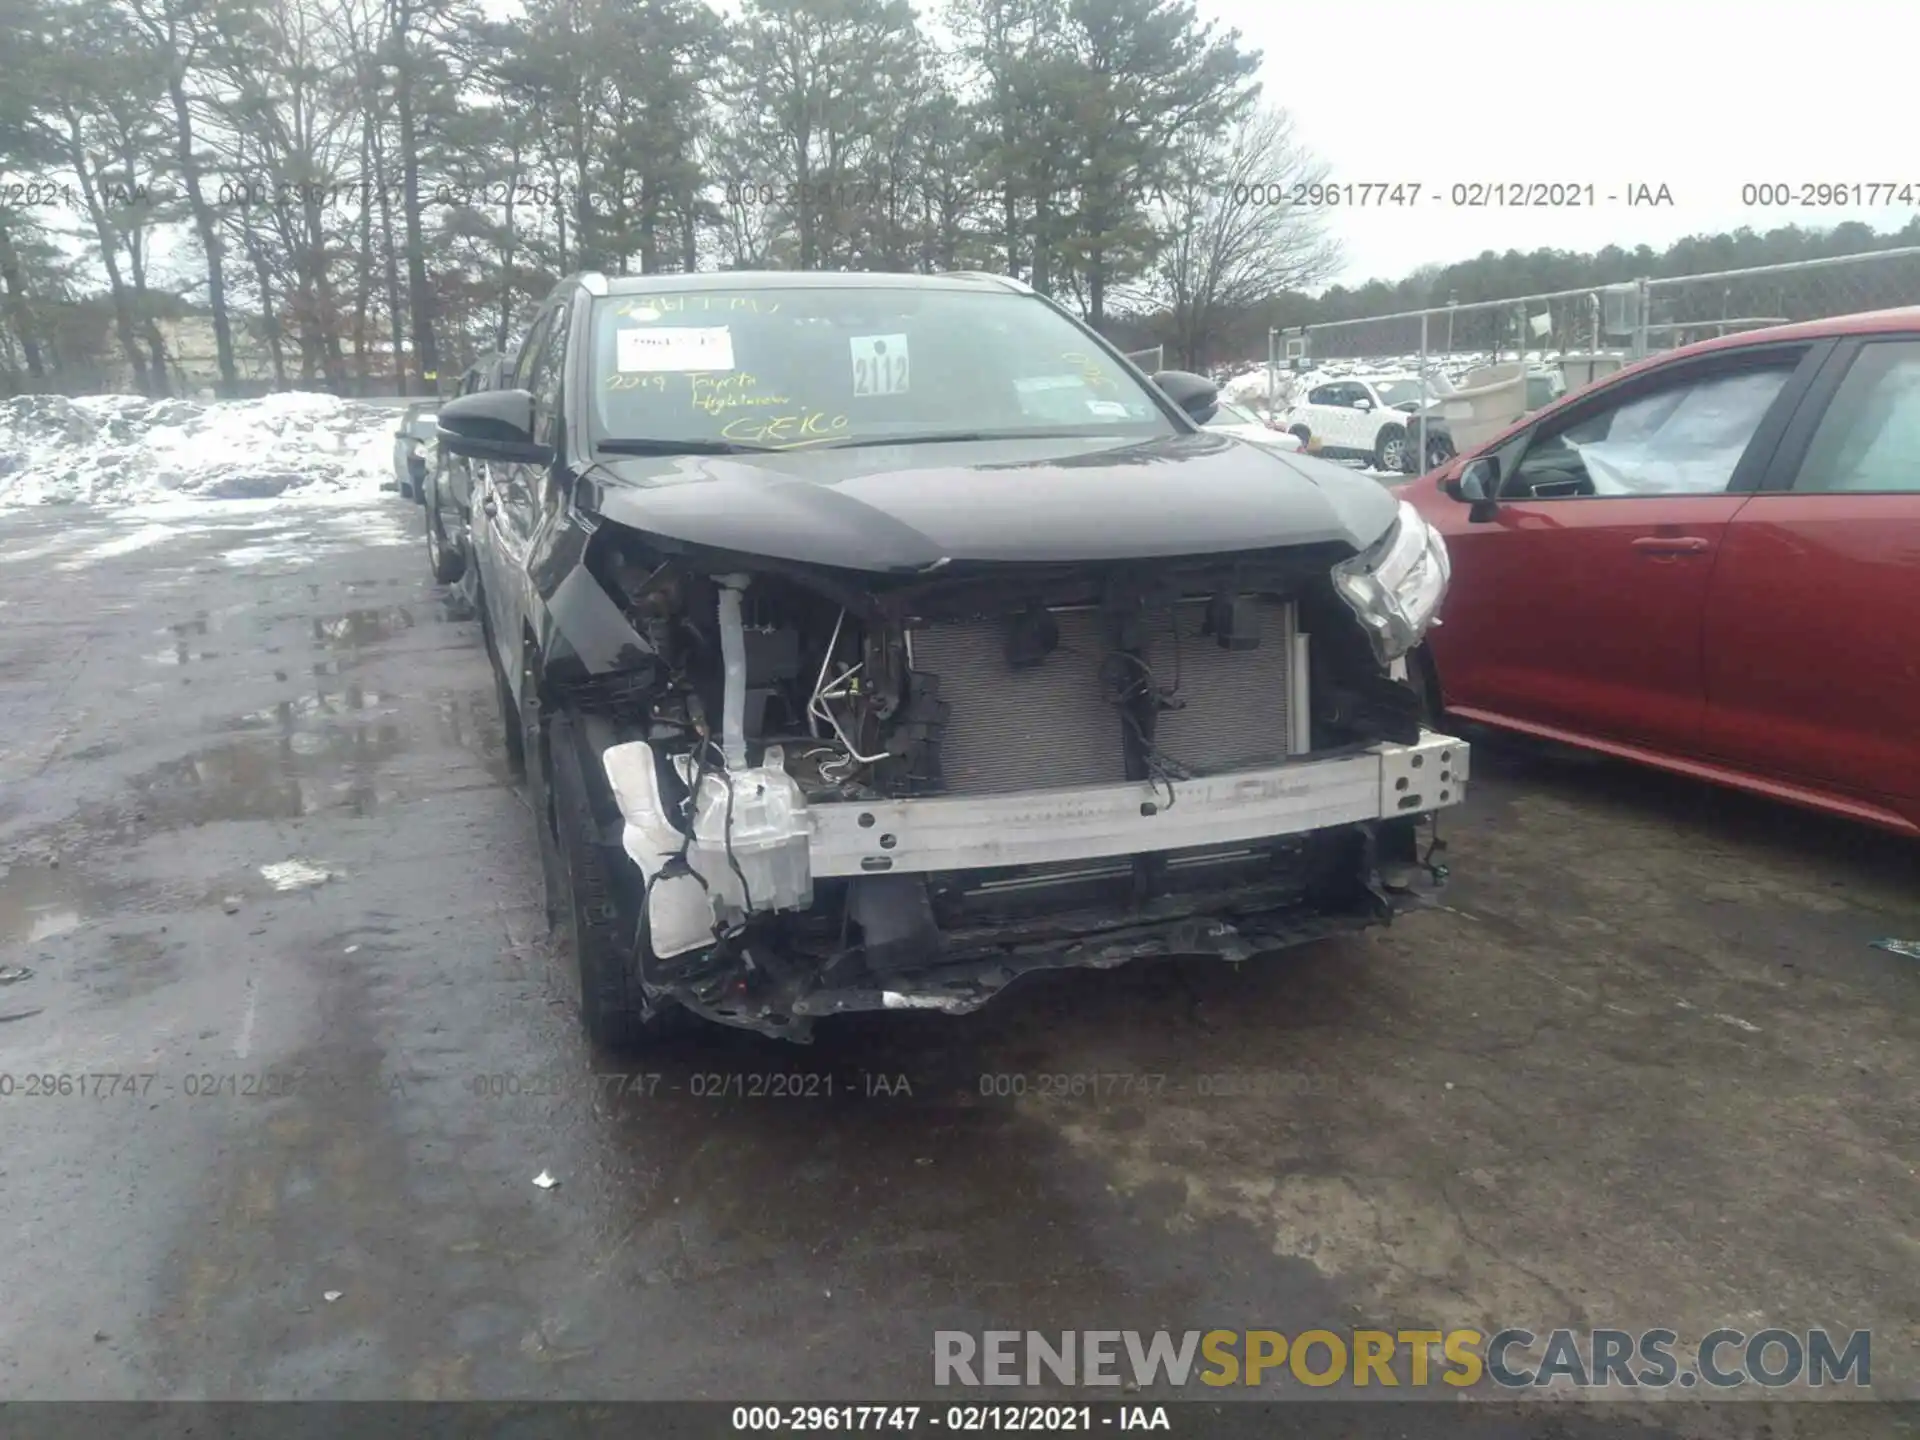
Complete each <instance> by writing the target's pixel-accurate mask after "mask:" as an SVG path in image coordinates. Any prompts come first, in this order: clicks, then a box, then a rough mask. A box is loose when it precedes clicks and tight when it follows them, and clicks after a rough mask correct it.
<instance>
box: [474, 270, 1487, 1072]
mask: <svg viewBox="0 0 1920 1440" xmlns="http://www.w3.org/2000/svg"><path fill="white" fill-rule="evenodd" d="M1215 403H1216V396H1215V391H1214V387H1213V386H1212V384H1211V383H1210V382H1208V381H1206V380H1204V379H1202V378H1200V377H1198V376H1193V375H1187V374H1184V373H1180V372H1168V373H1164V374H1162V375H1160V376H1157V377H1154V379H1153V380H1149V379H1148V377H1146V376H1145V375H1143V374H1142V373H1141V372H1140V371H1138V370H1136V369H1135V368H1134V367H1133V366H1132V365H1131V364H1130V363H1129V362H1128V361H1127V360H1126V359H1125V358H1124V357H1123V356H1121V355H1120V354H1119V353H1118V352H1117V351H1116V350H1114V349H1113V348H1112V347H1111V346H1110V345H1108V344H1107V342H1106V341H1105V340H1103V339H1102V338H1101V337H1100V336H1099V335H1097V334H1096V333H1094V332H1093V331H1092V330H1091V329H1089V328H1088V327H1087V326H1086V325H1084V324H1083V323H1081V322H1080V321H1079V320H1077V319H1075V318H1074V317H1073V316H1071V315H1070V314H1068V313H1067V312H1066V311H1065V310H1063V309H1061V308H1060V307H1058V306H1056V305H1055V304H1053V303H1052V302H1051V301H1049V300H1047V299H1045V298H1043V297H1041V296H1039V295H1037V294H1035V293H1034V292H1032V291H1031V290H1030V289H1028V288H1027V287H1026V286H1024V285H1021V284H1020V283H1018V282H1016V281H1013V280H1009V279H1006V278H1004V277H998V276H990V275H971V274H951V275H938V276H914V275H879V274H811V273H783V274H742V273H727V274H693V275H671V276H659V275H655V276H645V277H634V278H623V279H618V280H611V281H610V280H607V279H605V278H603V277H601V276H597V275H583V276H578V277H575V278H573V279H571V280H568V281H566V282H565V283H563V284H562V285H560V286H559V288H558V289H556V290H555V291H554V292H553V294H552V296H551V297H550V298H549V299H548V300H547V301H546V303H545V304H544V306H543V307H542V308H541V310H540V312H539V315H538V317H537V318H536V319H535V321H534V323H533V325H532V327H531V328H530V330H529V332H528V334H527V337H526V339H525V341H524V343H523V344H522V346H521V348H520V352H519V358H518V361H517V364H516V365H515V368H514V370H513V373H512V374H511V375H510V376H507V377H504V378H503V380H502V383H501V384H500V385H499V386H498V387H495V388H488V389H484V390H479V391H476V392H474V393H472V394H469V395H465V396H462V397H460V398H458V399H455V400H453V401H451V402H450V403H448V404H447V405H446V406H444V407H443V408H442V409H441V411H440V421H439V424H440V430H439V434H440V441H441V444H442V445H443V446H444V447H445V448H446V449H447V450H449V451H450V452H452V453H455V454H458V455H462V456H466V457H468V458H469V459H472V460H477V461H481V462H483V463H482V464H481V465H479V466H477V467H476V472H475V473H476V483H477V484H478V485H479V487H480V488H479V492H478V509H477V511H476V514H475V522H474V533H473V558H474V562H475V566H476V570H477V581H478V587H479V592H480V594H479V599H480V607H479V608H480V612H481V615H482V623H483V627H484V631H485V637H486V643H487V649H488V653H489V655H490V656H491V658H492V662H493V665H494V667H495V670H496V676H497V682H498V686H499V691H500V696H501V704H502V708H503V711H504V713H505V716H506V720H507V726H508V734H509V743H510V747H511V751H512V753H513V755H514V756H515V758H516V762H517V763H518V764H519V765H520V766H522V767H523V769H524V773H525V776H526V781H527V784H528V787H529V791H530V794H531V796H532V798H533V801H534V811H535V814H536V815H537V816H539V817H540V824H539V832H540V846H541V855H542V860H543V864H544V867H545V874H546V879H547V887H548V888H547V893H548V902H549V903H548V909H549V916H550V919H551V920H552V921H553V922H554V923H556V924H562V925H565V926H566V927H568V928H569V929H570V930H571V931H572V938H573V941H574V946H575V950H576V953H577V958H578V963H579V968H580V980H581V1003H582V1013H583V1017H584V1020H585V1023H586V1027H587V1029H588V1031H589V1033H590V1034H591V1035H592V1037H593V1038H594V1039H595V1040H597V1041H600V1042H605V1043H610V1044H616V1045H624V1044H631V1043H634V1042H637V1041H641V1040H643V1039H645V1038H647V1037H648V1036H649V1035H650V1034H652V1033H653V1032H654V1030H655V1029H656V1028H657V1027H658V1026H659V1025H660V1024H661V1023H662V1022H663V1021H665V1020H666V1019H667V1018H669V1017H670V1016H671V1015H673V1014H675V1013H677V1012H680V1011H692V1012H695V1013H697V1014H700V1015H703V1016H705V1017H706V1018H708V1019H710V1020H715V1021H720V1022H723V1023H727V1024H732V1025H739V1026H746V1027H749V1028H752V1029H755V1030H759V1031H762V1032H764V1033H767V1034H771V1035H778V1036H784V1037H787V1038H791V1039H796V1040H798V1039H805V1038H807V1036H808V1033H809V1029H810V1027H811V1024H812V1022H813V1021H814V1020H815V1019H816V1018H818V1017H820V1016H824V1015H832V1014H836V1013H840V1012H844V1011H852V1010H864V1009H888V1010H939V1011H944V1012H948V1013H959V1012H965V1011H969V1010H973V1009H975V1008H977V1007H978V1006H980V1005H982V1004H984V1003H985V1002H986V1001H987V1000H988V999H989V998H991V997H992V996H993V995H995V994H996V993H997V992H999V991H1000V990H1001V989H1003V988H1004V987H1005V986H1006V985H1007V984H1009V983H1010V982H1011V981H1013V980H1015V979H1017V978H1018V977H1019V976H1021V975H1023V974H1025V973H1028V972H1030V971H1033V970H1037V969H1043V968H1048V967H1059V966H1089V967H1096V968H1101V967H1109V966H1113V965H1118V964H1120V963H1123V962H1125V961H1127V960H1130V959H1133V958H1136V957H1141V956H1150V955H1174V954H1179V955H1186V954H1200V955H1214V956H1223V957H1227V958H1233V959H1239V958H1244V957H1247V956H1250V955H1253V954H1256V953H1259V952H1262V951H1268V950H1274V949H1278V948H1281V947H1283V946H1286V945H1289V944H1294V943H1297V942H1300V941H1304V940H1309V939H1312V938H1315V937H1318V936H1322V935H1327V934H1332V933H1336V932H1339V931H1342V930H1346V929H1351V928H1354V927H1358V926H1363V925H1369V924H1374V923H1378V922H1381V921H1385V920H1388V919H1390V918H1391V917H1392V916H1393V914H1394V913H1395V912H1396V911H1397V910H1399V909H1401V908H1403V907H1404V906H1406V905H1408V904H1411V903H1415V902H1416V900H1417V898H1418V896H1419V894H1420V892H1421V891H1422V889H1423V888H1424V886H1423V874H1424V872H1423V871H1422V869H1421V867H1420V866H1419V864H1418V863H1417V860H1416V857H1417V854H1418V846H1417V836H1416V827H1417V826H1418V825H1419V824H1420V823H1421V822H1422V820H1423V819H1424V818H1425V817H1428V816H1430V815H1432V814H1433V812H1435V811H1437V810H1440V809H1442V808H1445V807H1447V806H1451V805H1454V804H1457V803H1458V802H1459V800H1460V799H1461V798H1462V794H1463V782H1464V781H1465V779H1466V777H1467V768H1468V767H1467V761H1468V752H1467V747H1466V746H1465V745H1464V744H1462V743H1461V742H1460V741H1459V740H1456V739H1453V738H1451V737H1448V736H1445V735H1439V734H1435V733H1433V732H1432V731H1431V730H1429V729H1428V728H1427V727H1426V725H1425V723H1424V720H1425V716H1424V713H1423V709H1422V706H1421V702H1420V699H1419V697H1418V696H1417V694H1416V693H1415V691H1414V689H1413V688H1412V687H1411V686H1409V685H1408V684H1407V683H1406V682H1405V680H1404V679H1403V678H1402V677H1403V676H1404V674H1405V666H1404V657H1405V655H1406V653H1407V652H1408V650H1409V649H1410V648H1411V647H1412V646H1414V645H1415V644H1416V643H1417V642H1418V640H1419V639H1420V636H1421V635H1422V633H1423V631H1424V630H1425V628H1426V626H1427V624H1428V622H1429V621H1430V620H1431V618H1432V616H1433V614H1434V611H1435V609H1436V607H1437V606H1438V605H1439V603H1440V599H1441V596H1442V594H1443V592H1444V590H1445V588H1446V583H1447V578H1448V568H1447V556H1446V550H1445V547H1444V545H1443V543H1442V541H1441V539H1440V537H1439V536H1438V535H1437V534H1436V533H1434V532H1433V531H1432V530H1430V529H1429V528H1428V527H1427V526H1426V524H1425V523H1424V522H1422V521H1421V520H1420V518H1419V516H1418V515H1417V514H1415V513H1414V512H1413V511H1412V510H1411V509H1410V508H1409V507H1407V506H1405V505H1403V504H1401V503H1400V502H1399V501H1398V500H1396V499H1395V498H1394V497H1393V496H1392V495H1391V494H1390V493H1388V492H1387V491H1386V490H1384V489H1383V488H1382V487H1380V486H1379V485H1378V484H1377V483H1376V482H1375V481H1373V480H1370V479H1367V478H1364V477H1361V476H1357V475H1354V474H1351V473H1349V472H1347V471H1346V470H1344V469H1342V468H1340V467H1338V466H1335V465H1331V464H1328V463H1325V462H1321V461H1318V460H1314V459H1312V458H1309V457H1306V456H1301V455H1292V454H1283V453H1279V452H1277V451H1274V450H1270V449H1266V448H1263V447H1260V446H1256V445H1251V444H1247V443H1244V442H1242V441H1240V440H1237V439H1234V438H1232V437H1231V436H1225V435H1220V434H1217V433H1211V432H1208V431H1206V430H1203V429H1202V428H1201V426H1200V422H1202V421H1204V420H1205V419H1207V418H1208V417H1210V416H1211V414H1212V412H1213V409H1214V406H1215Z"/></svg>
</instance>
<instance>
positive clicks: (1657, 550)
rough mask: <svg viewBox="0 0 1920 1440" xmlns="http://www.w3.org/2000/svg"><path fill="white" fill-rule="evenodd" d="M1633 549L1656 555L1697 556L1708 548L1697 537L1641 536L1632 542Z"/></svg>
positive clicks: (1704, 541)
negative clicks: (1648, 551) (1647, 551)
mask: <svg viewBox="0 0 1920 1440" xmlns="http://www.w3.org/2000/svg"><path fill="white" fill-rule="evenodd" d="M1633 548H1634V549H1636V550H1650V551H1652V552H1653V553H1654V554H1656V555H1698V554H1699V553H1700V552H1701V551H1703V550H1706V549H1708V548H1709V547H1708V544H1707V541H1706V539H1705V538H1704V537H1702V536H1699V535H1642V536H1641V537H1640V538H1639V539H1637V540H1635V541H1634V542H1633Z"/></svg>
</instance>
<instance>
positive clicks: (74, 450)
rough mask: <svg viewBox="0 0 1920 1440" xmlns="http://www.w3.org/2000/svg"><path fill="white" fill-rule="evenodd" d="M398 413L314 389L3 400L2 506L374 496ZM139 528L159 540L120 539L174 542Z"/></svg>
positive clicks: (201, 514) (191, 505)
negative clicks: (222, 396)
mask: <svg viewBox="0 0 1920 1440" xmlns="http://www.w3.org/2000/svg"><path fill="white" fill-rule="evenodd" d="M396 420H397V416H396V414H395V412H394V410H393V408H392V407H391V406H380V405H373V404H368V403H365V402H362V401H354V400H341V399H339V398H337V397H335V396H332V395H319V394H313V393H309V392H288V393H285V394H278V395H268V396H264V397H262V398H260V399H257V400H226V401H216V402H214V403H212V404H204V405H203V404H198V403H196V402H193V401H190V400H147V399H143V398H141V397H138V396H131V395H89V396H82V397H80V398H78V399H69V398H67V397H66V396H61V395H23V396H18V397H15V398H13V399H10V400H4V401H0V510H4V509H7V508H10V507H15V506H23V505H89V506H94V507H99V508H104V509H111V510H116V511H124V510H127V509H129V508H131V507H148V506H155V505H159V506H162V507H166V506H168V505H172V506H175V507H178V506H180V505H181V504H183V503H184V504H185V505H186V506H187V509H188V510H189V511H190V512H191V513H192V514H193V515H194V516H195V517H196V518H205V517H206V516H207V514H208V511H207V508H206V507H207V506H208V505H209V504H210V503H215V504H217V503H218V502H228V501H239V500H261V499H269V498H275V497H283V496H284V497H289V498H299V499H333V500H338V501H345V502H353V501H364V500H372V499H374V498H376V497H377V496H378V495H379V492H380V486H381V484H382V483H383V482H385V481H389V480H391V479H392V478H393V432H394V426H395V423H396ZM153 518H155V519H156V520H159V519H161V518H163V517H160V516H157V515H156V516H154V517H153ZM182 518H184V516H183V517H182ZM136 533H137V534H146V535H147V537H148V538H146V539H140V540H138V541H137V543H136V541H135V537H134V536H124V537H120V538H119V539H118V540H116V542H114V543H117V544H125V545H127V546H128V547H129V548H141V547H142V546H144V545H147V544H151V543H157V542H158V541H159V540H161V539H164V538H165V537H164V536H163V535H158V534H154V533H152V532H151V531H148V532H136ZM116 553H125V552H124V551H122V552H116Z"/></svg>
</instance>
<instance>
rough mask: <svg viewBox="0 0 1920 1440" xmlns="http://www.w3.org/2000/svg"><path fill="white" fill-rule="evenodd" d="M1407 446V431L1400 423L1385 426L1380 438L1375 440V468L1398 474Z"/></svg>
mask: <svg viewBox="0 0 1920 1440" xmlns="http://www.w3.org/2000/svg"><path fill="white" fill-rule="evenodd" d="M1406 448H1407V432H1406V431H1405V430H1404V429H1402V428H1401V427H1400V426H1398V425H1388V426H1386V427H1384V428H1383V429H1382V430H1381V431H1380V435H1379V438H1377V439H1376V440H1375V441H1374V442H1373V468H1374V469H1376V470H1387V471H1391V472H1393V473H1395V474H1398V473H1399V470H1400V464H1401V460H1402V457H1403V456H1404V455H1405V454H1406Z"/></svg>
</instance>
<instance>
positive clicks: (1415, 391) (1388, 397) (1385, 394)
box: [1373, 380, 1420, 409]
mask: <svg viewBox="0 0 1920 1440" xmlns="http://www.w3.org/2000/svg"><path fill="white" fill-rule="evenodd" d="M1373 393H1374V394H1376V395H1378V396H1379V397H1380V403H1381V404H1382V405H1385V406H1386V407H1387V408H1388V409H1392V408H1393V407H1394V406H1396V405H1408V404H1417V403H1418V402H1419V400H1420V382H1419V381H1418V380H1376V381H1374V382H1373Z"/></svg>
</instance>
